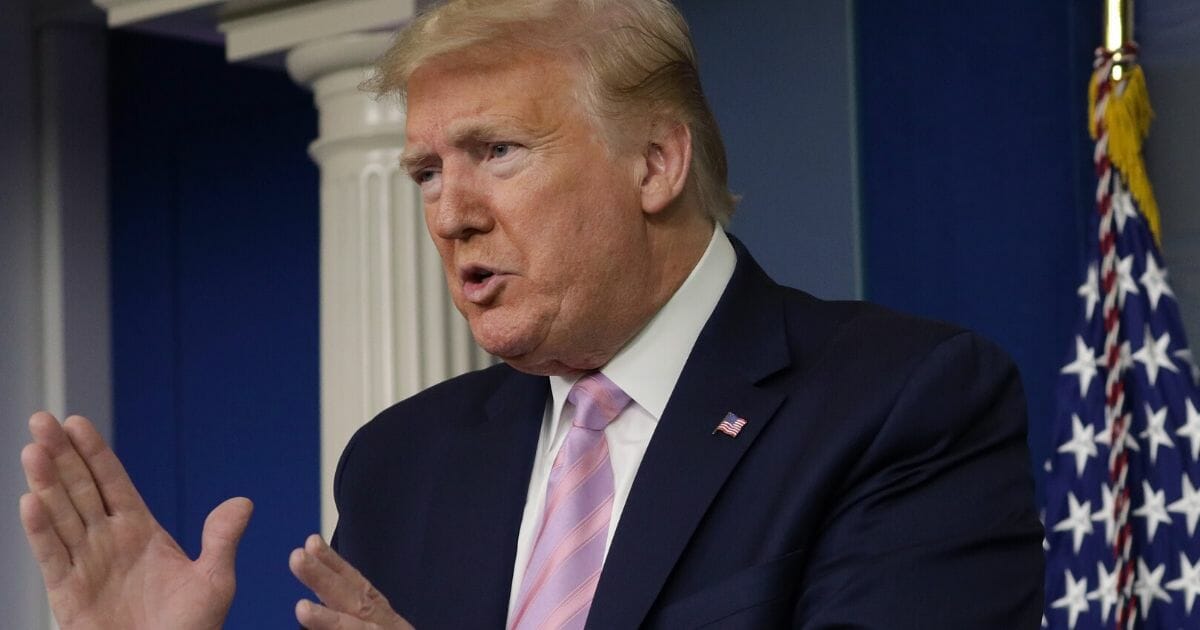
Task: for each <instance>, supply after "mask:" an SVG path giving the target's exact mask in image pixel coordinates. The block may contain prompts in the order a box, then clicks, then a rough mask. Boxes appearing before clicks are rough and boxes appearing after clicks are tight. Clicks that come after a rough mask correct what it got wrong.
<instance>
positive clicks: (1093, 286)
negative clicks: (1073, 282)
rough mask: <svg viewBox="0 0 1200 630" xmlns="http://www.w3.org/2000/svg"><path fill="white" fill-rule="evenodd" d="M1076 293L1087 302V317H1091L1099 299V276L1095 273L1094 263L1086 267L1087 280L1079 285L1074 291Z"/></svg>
mask: <svg viewBox="0 0 1200 630" xmlns="http://www.w3.org/2000/svg"><path fill="white" fill-rule="evenodd" d="M1075 293H1076V295H1078V296H1079V297H1081V298H1083V299H1084V301H1085V302H1086V303H1087V306H1086V307H1085V308H1086V309H1087V318H1088V319H1089V320H1090V319H1091V318H1092V313H1094V312H1095V311H1096V303H1097V302H1099V301H1100V276H1099V274H1098V273H1096V265H1091V266H1089V267H1088V271H1087V280H1084V282H1083V284H1081V285H1079V289H1077V290H1076V291H1075Z"/></svg>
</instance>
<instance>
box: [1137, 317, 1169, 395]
mask: <svg viewBox="0 0 1200 630" xmlns="http://www.w3.org/2000/svg"><path fill="white" fill-rule="evenodd" d="M1170 345H1171V333H1163V336H1161V337H1158V338H1157V339H1156V338H1155V337H1154V335H1152V334H1151V333H1150V326H1149V325H1148V324H1147V325H1146V333H1145V335H1144V336H1143V337H1142V347H1141V348H1138V350H1137V352H1134V353H1133V360H1134V361H1137V362H1139V363H1141V364H1143V365H1145V366H1146V376H1147V377H1148V378H1149V379H1150V385H1151V386H1152V387H1153V386H1154V384H1155V382H1156V381H1157V380H1158V371H1159V369H1164V370H1170V371H1172V372H1175V373H1176V374H1178V373H1179V368H1177V367H1175V364H1174V363H1172V362H1171V357H1170V356H1169V355H1168V353H1167V347H1168V346H1170Z"/></svg>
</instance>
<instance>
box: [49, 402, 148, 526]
mask: <svg viewBox="0 0 1200 630" xmlns="http://www.w3.org/2000/svg"><path fill="white" fill-rule="evenodd" d="M63 430H64V432H65V433H66V435H67V437H68V438H69V439H70V441H71V444H72V446H74V447H75V450H76V451H77V452H78V453H79V454H80V456H81V457H82V458H83V462H84V464H85V465H86V466H87V469H88V472H89V473H90V475H91V477H92V479H93V480H94V482H95V485H96V486H97V488H98V489H99V492H100V496H101V498H102V500H103V501H104V505H105V506H106V507H107V508H108V511H109V513H112V514H117V513H119V512H145V513H146V514H149V512H150V511H149V509H147V508H146V503H145V502H144V501H142V495H141V494H139V493H138V491H137V488H135V487H134V485H133V482H132V481H130V480H129V473H127V472H125V467H124V466H122V465H121V460H119V459H117V454H116V453H114V452H113V451H112V449H111V448H109V447H108V444H106V443H105V442H104V438H103V437H101V436H100V433H99V432H98V431H96V427H95V426H93V425H92V423H91V422H89V421H88V419H87V418H84V417H82V416H71V417H70V418H67V421H66V422H65V423H63Z"/></svg>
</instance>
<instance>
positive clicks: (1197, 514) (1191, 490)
mask: <svg viewBox="0 0 1200 630" xmlns="http://www.w3.org/2000/svg"><path fill="white" fill-rule="evenodd" d="M1181 487H1182V489H1183V496H1182V497H1180V499H1179V500H1178V501H1175V502H1174V503H1172V504H1171V505H1169V506H1167V510H1168V511H1171V512H1175V513H1176V514H1184V515H1186V516H1187V531H1188V536H1194V535H1195V532H1196V521H1197V520H1200V492H1196V488H1195V486H1193V485H1192V480H1191V479H1190V478H1188V475H1187V473H1186V472H1185V473H1183V480H1182V482H1181Z"/></svg>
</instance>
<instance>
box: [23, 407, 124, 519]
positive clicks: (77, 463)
mask: <svg viewBox="0 0 1200 630" xmlns="http://www.w3.org/2000/svg"><path fill="white" fill-rule="evenodd" d="M89 424H90V423H89ZM29 432H30V433H31V434H33V440H34V441H35V442H37V443H38V444H39V445H41V446H42V448H44V449H46V452H47V453H49V454H50V459H51V460H52V461H53V462H54V467H55V468H56V469H58V478H59V479H60V480H62V485H63V486H64V487H65V488H66V489H67V496H69V497H70V498H71V503H73V504H75V509H76V510H78V512H79V516H80V518H82V519H83V522H84V523H85V524H88V525H91V524H94V523H97V522H99V521H100V520H101V519H103V518H104V517H106V516H108V513H107V512H105V510H104V502H103V501H102V500H101V499H100V489H99V488H97V487H96V480H95V479H93V478H92V472H91V471H90V470H88V467H87V464H85V463H84V462H83V457H81V456H80V454H79V452H78V451H76V450H75V446H74V445H73V444H72V443H71V439H70V438H69V437H67V433H66V431H64V430H63V428H62V426H60V425H59V424H58V421H57V420H55V419H54V416H52V415H50V414H48V413H46V412H44V411H39V412H38V413H35V414H33V417H32V418H30V419H29Z"/></svg>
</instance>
